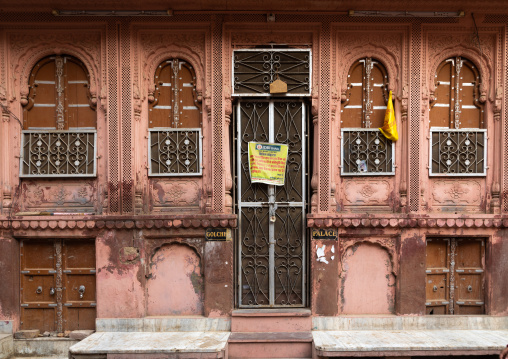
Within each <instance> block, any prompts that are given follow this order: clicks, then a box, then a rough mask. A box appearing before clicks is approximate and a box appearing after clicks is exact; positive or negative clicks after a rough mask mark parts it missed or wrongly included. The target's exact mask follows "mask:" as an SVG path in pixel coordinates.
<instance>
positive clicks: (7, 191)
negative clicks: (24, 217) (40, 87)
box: [0, 85, 14, 214]
mask: <svg viewBox="0 0 508 359" xmlns="http://www.w3.org/2000/svg"><path fill="white" fill-rule="evenodd" d="M0 104H1V113H2V122H1V123H0V129H1V130H0V158H2V159H3V161H1V162H0V173H1V177H0V178H1V179H2V181H1V183H2V187H1V188H0V194H1V195H2V206H1V207H0V209H1V210H2V212H3V214H7V213H8V211H9V210H10V208H11V206H12V195H11V186H10V167H11V166H10V165H9V163H10V161H9V160H7V159H9V158H14V157H12V156H11V155H10V154H9V142H10V136H9V127H10V125H11V123H10V121H9V120H10V113H9V108H8V106H7V93H6V90H5V87H3V86H1V85H0ZM0 213H1V212H0Z"/></svg>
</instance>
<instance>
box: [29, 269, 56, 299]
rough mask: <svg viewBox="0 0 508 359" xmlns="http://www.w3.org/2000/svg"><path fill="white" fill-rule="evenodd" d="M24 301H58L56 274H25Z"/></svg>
mask: <svg viewBox="0 0 508 359" xmlns="http://www.w3.org/2000/svg"><path fill="white" fill-rule="evenodd" d="M21 281H22V282H21V293H22V298H21V301H22V303H40V304H43V303H56V295H55V292H52V291H51V289H52V288H53V290H54V289H55V288H56V285H55V275H54V274H47V275H31V274H25V275H23V276H22V277H21Z"/></svg>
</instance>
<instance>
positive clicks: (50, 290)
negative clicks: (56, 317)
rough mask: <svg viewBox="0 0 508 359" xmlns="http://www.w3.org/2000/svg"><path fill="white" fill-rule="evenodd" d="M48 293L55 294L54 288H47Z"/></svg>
mask: <svg viewBox="0 0 508 359" xmlns="http://www.w3.org/2000/svg"><path fill="white" fill-rule="evenodd" d="M49 295H55V288H53V287H51V288H49Z"/></svg>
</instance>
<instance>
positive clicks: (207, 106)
mask: <svg viewBox="0 0 508 359" xmlns="http://www.w3.org/2000/svg"><path fill="white" fill-rule="evenodd" d="M203 112H205V114H206V120H207V128H208V130H207V133H210V134H211V133H212V131H213V125H212V99H211V94H210V91H209V90H208V89H207V90H206V91H205V96H204V101H203ZM210 128H212V129H210ZM208 138H212V137H211V136H210V135H208ZM211 147H212V144H211V143H210V144H209V145H208V146H207V149H208V148H210V149H211ZM208 152H211V151H208ZM210 157H211V158H212V159H213V156H210ZM212 161H213V160H212ZM212 161H210V163H211V162H212ZM208 167H209V168H210V171H208V176H210V180H208V181H206V180H205V181H203V188H204V192H205V212H206V213H212V193H213V191H212V188H213V186H212V185H211V182H212V181H211V177H213V167H212V166H211V165H208ZM206 175H207V174H206V173H204V174H203V176H206Z"/></svg>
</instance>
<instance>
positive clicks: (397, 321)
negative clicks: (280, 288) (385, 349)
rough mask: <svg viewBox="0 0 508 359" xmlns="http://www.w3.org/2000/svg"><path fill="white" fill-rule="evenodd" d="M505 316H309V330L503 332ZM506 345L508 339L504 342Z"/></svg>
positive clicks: (505, 326)
mask: <svg viewBox="0 0 508 359" xmlns="http://www.w3.org/2000/svg"><path fill="white" fill-rule="evenodd" d="M507 328H508V317H493V316H487V315H471V316H468V315H453V316H451V315H432V316H430V315H426V316H397V315H379V316H361V315H358V316H352V315H350V316H337V317H313V318H312V330H321V331H328V330H329V331H354V330H447V329H454V330H504V329H507ZM506 341H507V342H506V344H508V338H507V340H506Z"/></svg>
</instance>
